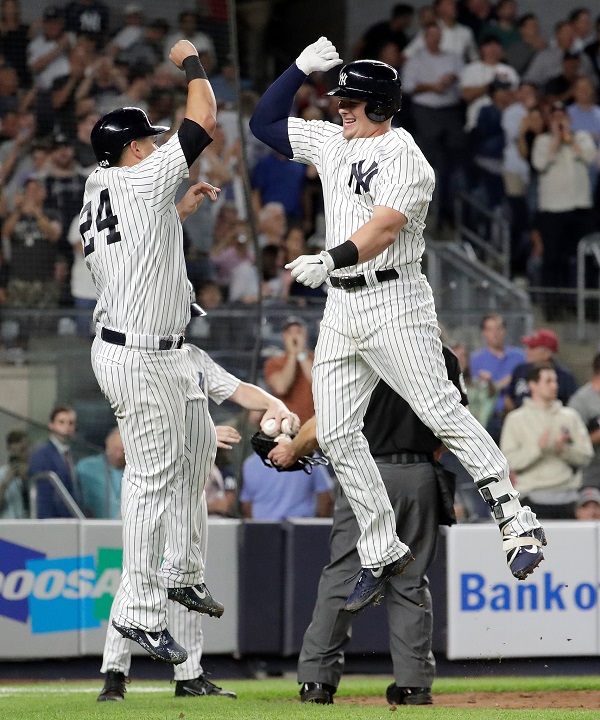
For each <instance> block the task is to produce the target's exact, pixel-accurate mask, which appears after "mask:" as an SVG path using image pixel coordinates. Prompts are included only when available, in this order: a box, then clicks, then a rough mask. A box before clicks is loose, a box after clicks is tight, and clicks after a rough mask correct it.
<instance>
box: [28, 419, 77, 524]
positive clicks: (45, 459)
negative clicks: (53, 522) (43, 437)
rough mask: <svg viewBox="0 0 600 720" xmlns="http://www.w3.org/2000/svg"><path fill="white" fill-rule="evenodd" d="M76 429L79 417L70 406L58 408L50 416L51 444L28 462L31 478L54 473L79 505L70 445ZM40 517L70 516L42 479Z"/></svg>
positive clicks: (55, 494)
mask: <svg viewBox="0 0 600 720" xmlns="http://www.w3.org/2000/svg"><path fill="white" fill-rule="evenodd" d="M76 429H77V414H76V413H75V410H73V408H72V407H69V406H68V405H57V406H56V407H55V408H54V409H53V410H52V412H51V413H50V422H49V423H48V430H49V431H50V437H49V439H48V442H46V443H44V444H43V445H42V446H41V447H39V448H37V450H35V451H34V452H33V453H32V454H31V459H30V460H29V477H30V478H33V476H34V475H36V474H37V473H40V472H54V473H56V474H57V475H58V477H59V479H60V480H62V482H63V485H64V486H65V488H66V489H67V490H68V491H69V492H70V493H71V495H72V496H73V499H74V500H75V502H77V503H78V504H80V499H81V497H80V492H79V483H78V482H77V477H76V475H75V468H74V467H73V461H72V458H71V447H70V442H71V440H72V439H73V436H74V435H75V430H76ZM37 516H38V518H58V517H71V513H70V512H69V510H68V508H67V506H66V505H65V503H64V502H63V501H62V499H61V497H60V495H58V493H57V492H56V491H55V490H54V487H53V486H52V485H51V484H50V482H49V481H48V480H40V481H39V483H38V494H37Z"/></svg>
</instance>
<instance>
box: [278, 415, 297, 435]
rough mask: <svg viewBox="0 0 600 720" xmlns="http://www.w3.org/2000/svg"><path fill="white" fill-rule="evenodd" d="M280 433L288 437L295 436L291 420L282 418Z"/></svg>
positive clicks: (294, 428) (295, 430) (293, 424)
mask: <svg viewBox="0 0 600 720" xmlns="http://www.w3.org/2000/svg"><path fill="white" fill-rule="evenodd" d="M281 432H282V433H285V434H286V435H290V436H291V435H295V434H296V432H297V429H296V427H295V423H294V422H293V421H292V420H291V418H287V417H285V418H283V420H282V421H281Z"/></svg>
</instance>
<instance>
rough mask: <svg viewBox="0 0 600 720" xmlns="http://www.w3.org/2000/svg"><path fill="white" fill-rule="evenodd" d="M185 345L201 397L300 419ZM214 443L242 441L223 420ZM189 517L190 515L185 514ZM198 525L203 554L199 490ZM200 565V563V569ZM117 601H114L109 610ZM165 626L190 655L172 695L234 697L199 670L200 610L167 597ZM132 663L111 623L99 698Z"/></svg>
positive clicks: (122, 680) (120, 688) (112, 692)
mask: <svg viewBox="0 0 600 720" xmlns="http://www.w3.org/2000/svg"><path fill="white" fill-rule="evenodd" d="M183 349H185V350H187V352H188V353H189V357H190V362H191V366H192V371H193V375H192V378H193V380H194V381H195V382H196V383H197V384H198V386H199V387H200V388H201V390H202V392H203V393H204V395H205V397H210V398H211V399H212V400H214V401H215V402H216V403H218V404H221V403H222V402H223V401H224V400H231V401H233V402H235V403H237V404H238V405H241V407H243V408H245V409H246V410H262V411H264V417H265V418H269V417H275V416H277V415H278V414H279V415H282V416H284V417H286V416H287V417H290V418H293V420H295V421H298V418H297V417H296V416H294V415H293V414H292V413H290V411H289V410H288V408H287V407H286V406H285V405H284V403H283V402H281V400H279V399H277V398H276V397H274V396H273V395H270V394H269V393H268V392H265V391H264V390H262V389H261V388H259V387H258V386H257V385H252V384H250V383H245V382H241V381H240V380H239V379H238V378H236V377H234V376H233V375H231V374H230V373H228V372H227V371H226V370H224V369H223V368H222V367H221V366H220V365H218V364H217V363H215V362H214V360H212V359H211V358H210V357H209V356H208V355H207V354H206V353H205V352H204V351H203V350H201V349H200V348H198V347H196V346H195V345H184V346H183ZM215 429H216V434H217V444H218V446H219V447H221V448H225V449H231V443H237V442H239V441H240V439H241V438H240V435H239V433H238V431H237V430H235V429H234V428H232V427H228V426H225V425H220V426H217V427H216V428H215ZM182 506H183V508H189V507H190V506H191V504H190V503H187V502H183V503H182ZM185 520H186V521H189V522H191V519H190V518H185ZM198 520H199V529H200V548H201V551H202V558H203V560H204V561H205V559H206V550H207V539H208V533H207V512H206V499H205V495H204V493H202V499H201V504H200V508H199V517H198ZM203 573H204V565H202V574H203ZM114 610H115V607H114V606H113V611H114ZM168 617H169V627H170V628H171V629H172V631H173V634H174V636H175V637H176V638H177V640H179V641H181V642H182V644H183V646H184V647H185V648H186V650H187V651H188V659H187V660H186V661H185V662H184V663H183V664H181V665H177V666H176V667H175V669H174V670H175V681H176V683H175V695H176V696H201V695H219V696H221V697H230V698H235V697H236V695H235V693H233V692H231V691H227V690H222V689H221V688H219V687H217V686H216V685H214V684H213V683H211V682H210V681H209V680H207V679H206V678H205V677H204V675H203V671H202V664H201V658H202V627H201V615H200V614H198V613H193V612H192V613H191V612H188V611H187V610H186V608H185V607H183V606H182V605H181V604H180V603H177V602H169V603H168ZM130 665H131V644H130V642H129V640H126V639H125V638H124V637H122V636H121V634H120V633H119V632H117V630H116V629H115V628H114V627H113V626H112V625H111V624H109V626H108V628H107V632H106V641H105V643H104V657H103V659H102V669H101V672H103V673H106V680H105V683H104V687H103V688H102V692H101V693H100V695H99V696H98V700H99V701H105V700H122V699H124V695H125V684H126V682H127V675H128V674H129V667H130Z"/></svg>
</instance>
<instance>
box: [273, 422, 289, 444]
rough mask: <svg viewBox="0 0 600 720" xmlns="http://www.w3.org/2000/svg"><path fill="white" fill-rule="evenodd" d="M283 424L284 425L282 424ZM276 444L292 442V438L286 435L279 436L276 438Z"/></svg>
mask: <svg viewBox="0 0 600 720" xmlns="http://www.w3.org/2000/svg"><path fill="white" fill-rule="evenodd" d="M282 424H283V423H282ZM274 440H275V442H277V443H278V442H289V443H291V442H292V438H291V437H290V436H289V435H286V434H285V433H281V434H279V435H278V436H277V437H276V438H274Z"/></svg>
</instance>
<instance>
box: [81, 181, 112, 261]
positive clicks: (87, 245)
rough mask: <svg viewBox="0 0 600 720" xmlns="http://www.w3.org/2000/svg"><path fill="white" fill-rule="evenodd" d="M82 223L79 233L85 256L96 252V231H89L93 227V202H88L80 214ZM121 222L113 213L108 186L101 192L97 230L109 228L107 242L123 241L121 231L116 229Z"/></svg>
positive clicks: (110, 243)
mask: <svg viewBox="0 0 600 720" xmlns="http://www.w3.org/2000/svg"><path fill="white" fill-rule="evenodd" d="M80 218H81V224H80V225H79V233H80V235H81V240H82V242H83V254H84V256H85V257H87V256H88V255H90V254H91V253H93V252H94V250H95V246H94V233H93V232H92V233H90V234H89V235H88V233H89V231H90V230H91V228H92V221H93V220H92V203H91V201H90V202H88V203H86V204H85V205H84V206H83V208H82V210H81V214H80ZM118 224H119V218H118V217H117V216H116V215H115V214H114V213H113V211H112V207H111V204H110V194H109V192H108V188H104V190H102V191H101V192H100V205H99V206H98V213H97V214H96V230H97V231H98V232H99V233H100V232H102V230H108V235H107V236H106V244H107V245H112V244H113V243H116V242H121V233H120V232H119V231H118V230H116V227H117V225H118Z"/></svg>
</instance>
